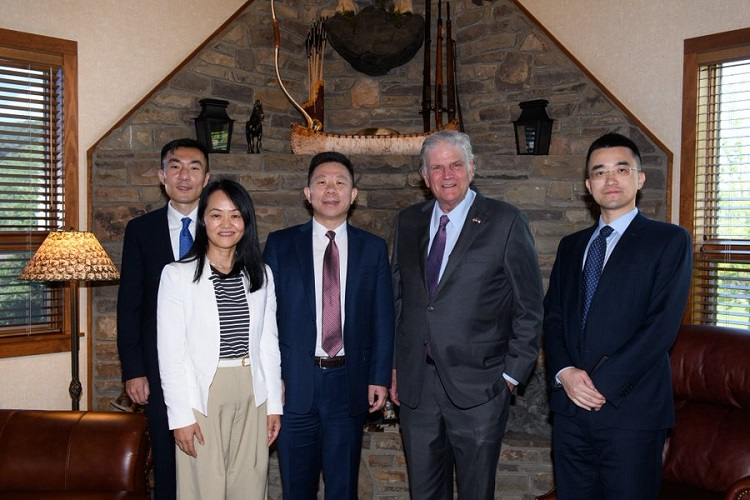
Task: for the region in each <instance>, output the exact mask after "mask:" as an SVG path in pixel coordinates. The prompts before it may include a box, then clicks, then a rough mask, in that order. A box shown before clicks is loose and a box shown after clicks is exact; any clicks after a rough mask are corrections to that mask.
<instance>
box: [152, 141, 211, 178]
mask: <svg viewBox="0 0 750 500" xmlns="http://www.w3.org/2000/svg"><path fill="white" fill-rule="evenodd" d="M179 148H192V149H197V150H198V151H200V152H201V153H203V156H204V157H205V158H206V172H209V171H210V170H211V168H210V167H209V164H208V163H209V162H208V149H206V146H204V145H203V144H201V143H200V142H198V141H196V140H195V139H190V138H189V137H183V138H182V139H175V140H173V141H169V142H168V143H166V144H165V145H164V147H162V148H161V169H162V170H164V167H165V165H164V158H166V157H167V155H168V154H169V153H174V151H175V150H176V149H179Z"/></svg>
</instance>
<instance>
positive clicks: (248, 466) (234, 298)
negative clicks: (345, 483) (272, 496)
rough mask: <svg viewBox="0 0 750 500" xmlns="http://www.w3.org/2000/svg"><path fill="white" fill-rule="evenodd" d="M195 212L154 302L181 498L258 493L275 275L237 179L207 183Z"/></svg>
mask: <svg viewBox="0 0 750 500" xmlns="http://www.w3.org/2000/svg"><path fill="white" fill-rule="evenodd" d="M197 217H198V220H197V221H196V222H197V223H196V235H195V243H194V244H193V247H192V249H191V251H190V252H189V253H188V254H187V255H186V256H185V258H183V259H182V260H180V261H179V262H174V263H172V264H169V265H168V266H166V267H165V268H164V270H163V271H162V275H161V284H160V286H159V299H158V308H157V332H158V333H157V345H158V353H159V371H160V373H161V382H162V388H163V390H164V401H165V403H166V405H167V416H168V419H169V428H170V429H173V430H174V436H175V443H176V445H177V448H179V449H178V450H175V452H176V454H177V490H178V498H180V499H181V500H186V499H193V498H195V499H208V498H210V499H222V498H225V499H230V498H250V499H263V498H265V495H266V483H267V472H268V446H270V445H271V443H273V441H274V440H275V439H276V437H277V436H278V433H279V429H280V428H281V413H282V383H281V368H280V366H281V360H280V354H279V345H278V333H277V329H276V296H275V293H274V284H273V275H272V273H271V272H270V270H269V269H267V267H266V266H265V265H264V264H263V261H262V258H261V252H260V244H259V242H258V235H257V230H256V223H255V212H254V208H253V204H252V200H251V199H250V196H249V195H248V193H247V191H246V190H245V189H244V188H243V187H242V186H241V185H240V184H238V183H236V182H234V181H230V180H218V181H214V182H212V183H210V184H209V185H208V186H206V188H205V189H204V191H203V194H202V195H201V199H200V202H199V205H198V216H197Z"/></svg>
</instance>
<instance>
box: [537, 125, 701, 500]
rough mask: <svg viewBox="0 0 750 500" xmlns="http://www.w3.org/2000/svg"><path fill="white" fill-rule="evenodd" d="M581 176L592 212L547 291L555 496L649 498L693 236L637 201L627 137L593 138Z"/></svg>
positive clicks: (668, 422)
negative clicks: (646, 212) (596, 212)
mask: <svg viewBox="0 0 750 500" xmlns="http://www.w3.org/2000/svg"><path fill="white" fill-rule="evenodd" d="M586 176H587V178H586V181H585V184H586V189H587V190H588V191H589V193H590V194H591V196H592V197H593V199H594V201H595V202H596V203H597V205H598V206H599V208H600V210H601V216H600V218H599V221H598V222H597V223H596V224H594V225H593V226H592V227H590V228H588V229H585V230H583V231H580V232H577V233H575V234H572V235H570V236H567V237H565V238H563V239H562V241H561V242H560V246H559V248H558V251H557V258H556V260H555V264H554V267H553V269H552V274H551V276H550V282H549V289H548V292H547V295H546V297H545V301H544V306H545V318H544V345H545V358H546V361H547V368H548V374H549V377H550V382H551V385H552V391H551V392H552V395H551V402H550V408H551V410H552V412H553V450H554V456H553V459H554V467H555V480H556V484H557V498H558V499H559V500H587V499H588V500H602V499H604V500H612V499H622V500H626V499H630V500H648V499H657V498H658V497H659V490H660V487H661V457H662V449H663V446H664V440H665V438H666V435H667V430H668V429H669V428H670V427H671V426H672V425H674V407H673V396H672V383H671V373H670V365H669V348H670V347H671V345H672V343H673V342H674V339H675V337H676V336H677V331H678V328H679V326H680V320H681V317H682V313H683V310H684V308H685V303H686V301H687V294H688V286H689V283H690V275H691V268H692V248H691V241H690V236H689V234H688V232H687V231H685V230H684V229H683V228H681V227H679V226H676V225H673V224H667V223H664V222H658V221H653V220H649V219H647V218H646V217H644V216H643V215H642V214H640V212H639V211H638V209H637V208H636V195H637V194H638V190H639V189H641V188H642V187H643V184H644V182H645V181H646V175H645V173H644V172H643V171H642V170H641V157H640V153H639V152H638V147H637V146H636V145H635V143H634V142H633V141H631V140H630V139H628V138H627V137H624V136H622V135H619V134H606V135H604V136H602V137H600V138H599V139H597V140H596V141H594V143H593V144H592V145H591V147H590V148H589V151H588V155H587V158H586Z"/></svg>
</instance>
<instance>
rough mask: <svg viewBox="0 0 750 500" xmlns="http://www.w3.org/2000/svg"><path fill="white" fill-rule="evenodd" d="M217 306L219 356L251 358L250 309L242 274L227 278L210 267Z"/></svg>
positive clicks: (229, 275)
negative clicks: (249, 346) (249, 348)
mask: <svg viewBox="0 0 750 500" xmlns="http://www.w3.org/2000/svg"><path fill="white" fill-rule="evenodd" d="M210 279H211V281H212V282H213V284H214V293H215V294H216V305H217V306H218V308H219V331H220V341H219V357H220V358H241V357H243V356H247V355H248V345H249V339H250V308H249V306H248V304H247V294H246V293H245V286H244V284H243V283H242V274H241V273H237V272H235V273H231V274H228V275H224V274H221V273H219V272H218V271H217V270H216V269H214V268H213V267H211V278H210Z"/></svg>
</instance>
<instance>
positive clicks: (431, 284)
mask: <svg viewBox="0 0 750 500" xmlns="http://www.w3.org/2000/svg"><path fill="white" fill-rule="evenodd" d="M448 222H450V220H449V219H448V216H447V215H441V216H440V226H439V227H438V230H437V232H436V233H435V237H434V238H433V240H432V246H431V247H430V253H429V255H427V292H428V293H429V294H430V297H432V296H433V295H434V294H435V289H436V288H437V286H438V281H440V268H441V267H442V265H443V253H445V226H447V225H448Z"/></svg>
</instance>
